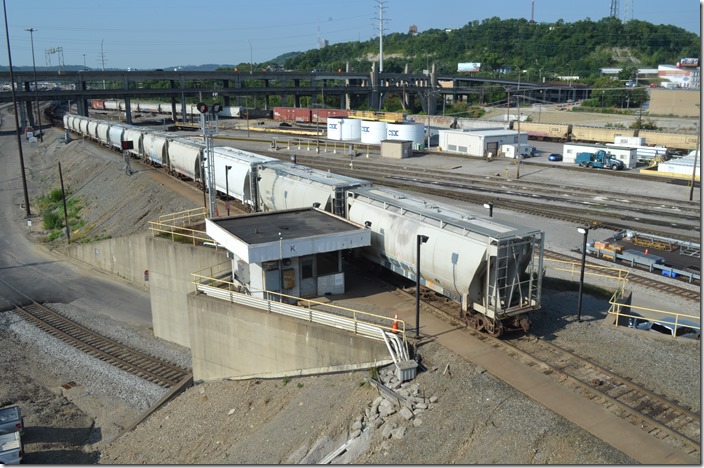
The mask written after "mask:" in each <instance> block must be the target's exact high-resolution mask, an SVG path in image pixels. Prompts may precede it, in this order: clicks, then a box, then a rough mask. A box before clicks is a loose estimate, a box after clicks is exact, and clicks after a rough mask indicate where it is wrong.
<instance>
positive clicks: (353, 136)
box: [328, 117, 362, 141]
mask: <svg viewBox="0 0 704 468" xmlns="http://www.w3.org/2000/svg"><path fill="white" fill-rule="evenodd" d="M361 124H362V121H361V120H359V119H350V118H346V117H328V139H330V140H338V141H340V140H344V141H350V140H359V139H360V137H361V132H362V126H361Z"/></svg>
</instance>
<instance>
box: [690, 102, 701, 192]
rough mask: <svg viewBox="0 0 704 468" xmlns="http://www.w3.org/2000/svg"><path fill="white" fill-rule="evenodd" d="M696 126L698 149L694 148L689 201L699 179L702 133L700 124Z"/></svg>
mask: <svg viewBox="0 0 704 468" xmlns="http://www.w3.org/2000/svg"><path fill="white" fill-rule="evenodd" d="M697 105H699V104H697ZM695 126H696V127H697V149H696V150H694V163H693V164H692V185H690V187H689V201H692V198H693V197H694V182H696V180H697V156H699V136H700V133H701V131H700V130H699V126H698V125H697V124H695ZM700 161H701V159H700Z"/></svg>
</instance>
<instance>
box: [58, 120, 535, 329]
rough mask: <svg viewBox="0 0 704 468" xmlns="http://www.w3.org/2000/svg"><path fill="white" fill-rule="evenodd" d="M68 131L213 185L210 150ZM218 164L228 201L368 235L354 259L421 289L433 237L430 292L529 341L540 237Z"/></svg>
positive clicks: (127, 134) (426, 207)
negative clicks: (321, 219) (297, 213)
mask: <svg viewBox="0 0 704 468" xmlns="http://www.w3.org/2000/svg"><path fill="white" fill-rule="evenodd" d="M63 124H64V127H65V129H67V131H70V132H72V133H73V134H74V135H79V136H80V137H83V138H85V139H88V140H92V141H94V142H96V143H98V144H101V145H104V146H106V147H109V148H112V149H114V150H117V151H129V153H130V154H131V155H132V156H133V157H134V158H138V159H140V160H142V161H143V162H145V163H147V164H151V165H154V166H158V167H162V168H164V169H165V170H166V171H168V172H169V173H170V174H172V175H174V176H177V177H179V178H182V179H191V180H193V181H195V182H197V183H200V184H202V183H203V181H204V180H208V179H209V177H207V176H208V175H209V174H207V171H208V170H209V169H208V166H209V164H203V160H204V158H206V157H207V154H206V153H205V151H206V147H205V144H204V142H203V141H202V140H198V139H195V138H188V137H184V136H181V135H178V134H173V133H165V132H160V131H155V130H152V129H148V128H144V127H136V126H130V125H126V124H122V123H116V122H108V121H103V120H97V119H93V118H89V117H83V116H78V115H72V114H67V115H65V116H64V117H63ZM125 142H131V144H124V143H125ZM130 146H131V147H132V149H129V150H123V149H122V148H126V147H130ZM213 158H214V160H213V165H212V166H213V167H214V174H213V176H214V177H213V178H212V179H213V180H214V185H215V190H217V192H219V193H220V194H222V195H225V193H226V191H227V196H229V197H230V198H234V199H236V200H238V201H239V202H240V203H242V204H243V205H244V206H245V207H247V208H248V209H249V210H251V211H255V212H265V211H274V210H285V209H294V208H299V209H300V208H305V207H317V208H319V209H321V210H325V211H328V212H330V213H333V214H335V215H338V216H341V217H343V218H346V219H348V220H350V221H352V222H355V223H357V224H358V225H359V226H366V227H368V228H369V229H370V230H371V246H370V247H366V248H364V249H362V250H361V251H357V252H355V254H356V255H358V256H360V257H362V258H364V259H366V260H368V261H371V262H372V263H373V264H376V265H378V266H381V267H384V268H387V269H389V270H391V271H393V272H395V273H397V274H400V275H402V276H404V277H406V278H408V279H411V280H415V279H416V274H415V271H416V247H417V245H416V243H417V239H419V237H418V236H427V238H428V240H427V242H426V243H425V244H424V245H423V252H424V254H423V264H422V274H421V278H420V281H421V284H422V285H424V286H425V287H427V288H429V289H432V290H433V291H435V292H437V293H438V294H440V295H443V296H445V297H447V298H449V299H451V300H454V301H456V302H457V303H458V305H459V310H460V316H461V317H462V318H463V319H464V320H465V322H466V324H467V325H468V326H470V327H472V328H474V329H478V330H485V331H486V332H487V333H489V334H491V335H493V336H498V335H501V333H503V332H504V331H505V330H511V329H514V330H518V329H522V330H525V331H527V330H528V329H529V326H530V320H529V316H528V314H529V313H530V312H532V311H535V310H537V309H539V308H540V299H541V289H542V287H541V286H542V282H541V272H542V262H543V257H542V255H543V246H544V234H543V232H542V231H540V230H535V229H529V228H524V227H520V226H516V225H512V224H508V223H502V222H497V221H496V220H495V218H488V217H485V216H484V215H477V214H475V213H473V212H471V211H468V210H464V209H460V208H456V207H453V206H449V205H444V204H441V203H436V202H433V203H428V202H427V201H426V200H423V199H419V198H417V197H416V196H414V195H410V194H407V193H404V192H401V191H398V190H392V189H389V188H385V187H381V186H373V185H372V184H371V182H368V181H366V180H362V179H356V178H352V177H347V176H343V175H337V174H334V173H330V172H327V171H320V170H317V169H312V168H309V167H306V166H302V165H297V164H295V163H293V162H288V161H281V160H279V159H275V158H271V157H268V156H265V155H261V154H256V153H252V152H248V151H242V150H239V149H235V148H232V147H215V148H214V150H213ZM226 166H230V167H231V169H230V170H226V169H225V167H226ZM418 242H420V241H419V240H418ZM233 280H235V281H236V280H237V278H233Z"/></svg>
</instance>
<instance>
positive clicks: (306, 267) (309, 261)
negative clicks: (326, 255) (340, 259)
mask: <svg viewBox="0 0 704 468" xmlns="http://www.w3.org/2000/svg"><path fill="white" fill-rule="evenodd" d="M300 262H301V263H300V267H301V270H300V271H301V297H310V296H315V295H317V293H318V287H317V281H316V272H315V255H310V256H308V257H301V259H300Z"/></svg>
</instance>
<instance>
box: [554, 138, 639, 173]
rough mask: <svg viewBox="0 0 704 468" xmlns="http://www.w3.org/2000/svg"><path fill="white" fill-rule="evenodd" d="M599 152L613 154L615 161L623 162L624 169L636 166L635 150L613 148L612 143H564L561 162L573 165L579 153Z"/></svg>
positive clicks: (625, 147) (623, 147)
mask: <svg viewBox="0 0 704 468" xmlns="http://www.w3.org/2000/svg"><path fill="white" fill-rule="evenodd" d="M599 150H604V151H606V152H607V153H611V154H613V155H614V157H615V158H616V159H618V160H619V161H621V162H623V167H624V169H634V168H635V167H636V165H637V164H638V157H637V156H636V150H635V148H629V147H627V146H615V145H613V144H612V143H609V144H608V145H596V144H591V143H565V144H564V145H563V147H562V160H563V161H565V162H568V163H574V162H575V160H576V158H577V155H578V154H579V153H596V152H597V151H599Z"/></svg>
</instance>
